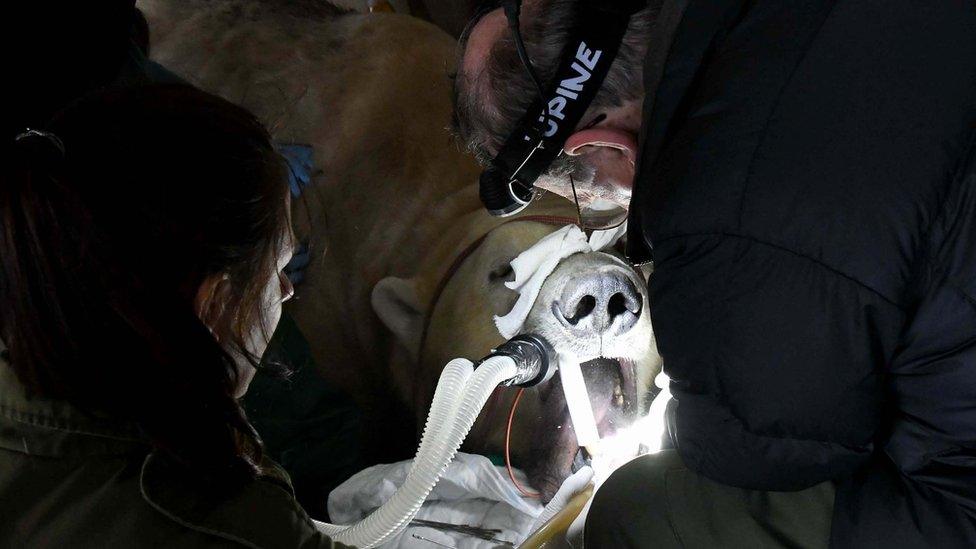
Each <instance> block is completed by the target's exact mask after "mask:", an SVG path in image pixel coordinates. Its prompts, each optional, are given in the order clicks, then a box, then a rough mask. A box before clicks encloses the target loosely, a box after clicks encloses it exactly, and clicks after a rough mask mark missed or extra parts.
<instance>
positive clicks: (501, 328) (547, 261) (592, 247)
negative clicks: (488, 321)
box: [495, 223, 627, 339]
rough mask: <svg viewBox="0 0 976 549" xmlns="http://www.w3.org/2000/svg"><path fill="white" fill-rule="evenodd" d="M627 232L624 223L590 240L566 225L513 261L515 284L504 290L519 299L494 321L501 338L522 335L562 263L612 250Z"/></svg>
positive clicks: (578, 230)
mask: <svg viewBox="0 0 976 549" xmlns="http://www.w3.org/2000/svg"><path fill="white" fill-rule="evenodd" d="M626 231H627V224H626V223H624V224H623V225H621V226H620V227H617V228H615V229H611V230H607V231H594V232H593V234H592V235H591V236H590V238H589V240H587V238H586V234H585V233H583V231H582V230H580V228H579V227H577V226H576V225H566V226H565V227H563V228H561V229H559V230H558V231H556V232H554V233H551V234H549V235H547V236H545V237H544V238H542V239H541V240H539V241H538V242H536V243H535V245H533V246H532V247H531V248H529V249H528V250H525V251H524V252H522V253H521V254H519V256H518V257H516V258H515V259H513V260H512V271H514V273H515V280H513V281H512V282H506V283H505V286H507V287H508V288H509V289H511V290H515V291H516V292H518V293H519V298H518V301H516V302H515V306H514V307H512V310H511V311H509V312H508V314H506V315H504V316H496V317H495V326H496V327H497V328H498V332H499V333H500V334H501V335H502V337H504V338H505V339H511V338H513V337H515V336H516V335H518V334H519V332H520V331H521V330H522V326H523V325H524V324H525V319H526V318H528V317H529V311H531V310H532V306H533V305H535V301H536V299H537V298H538V297H539V292H540V291H541V290H542V285H543V284H545V282H546V279H547V278H549V275H551V274H552V272H553V271H554V270H556V267H557V266H558V265H559V262H560V261H562V260H563V259H566V258H567V257H569V256H571V255H573V254H577V253H588V252H594V251H600V250H603V249H606V248H608V247H610V246H613V245H614V244H615V243H616V242H617V240H619V239H620V237H621V236H622V235H623V234H624V233H625V232H626Z"/></svg>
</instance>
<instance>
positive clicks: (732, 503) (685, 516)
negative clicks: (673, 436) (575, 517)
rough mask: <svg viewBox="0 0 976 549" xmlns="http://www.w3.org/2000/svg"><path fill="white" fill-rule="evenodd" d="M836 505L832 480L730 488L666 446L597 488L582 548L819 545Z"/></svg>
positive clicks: (825, 538)
mask: <svg viewBox="0 0 976 549" xmlns="http://www.w3.org/2000/svg"><path fill="white" fill-rule="evenodd" d="M833 506H834V485H833V483H829V482H827V483H823V484H819V485H817V486H814V487H812V488H808V489H806V490H802V491H799V492H760V491H755V490H744V489H741V488H733V487H730V486H725V485H722V484H719V483H717V482H713V481H711V480H709V479H707V478H704V477H702V476H699V475H698V474H696V473H694V472H693V471H691V470H689V469H688V468H687V467H685V465H684V463H682V461H681V458H680V457H679V456H678V453H677V452H675V451H674V450H667V451H664V452H661V453H659V454H655V455H651V456H644V457H642V458H639V459H636V460H634V461H632V462H631V463H629V464H627V465H625V466H624V467H622V468H621V469H620V470H618V471H617V472H616V473H614V475H613V476H611V477H610V479H609V480H608V481H607V483H606V484H604V485H603V486H602V487H601V488H600V490H599V491H598V492H597V494H596V497H595V498H594V501H593V505H592V507H591V509H590V513H589V515H588V517H587V522H586V528H585V546H586V547H587V548H617V547H621V548H623V547H628V548H630V547H633V548H637V547H648V548H650V547H653V548H655V549H666V548H677V547H686V548H714V547H722V548H729V549H736V548H743V549H747V548H748V549H753V548H761V547H796V548H823V547H827V546H828V541H829V539H830V526H831V515H832V512H833Z"/></svg>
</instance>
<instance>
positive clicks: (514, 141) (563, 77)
mask: <svg viewBox="0 0 976 549" xmlns="http://www.w3.org/2000/svg"><path fill="white" fill-rule="evenodd" d="M620 4H623V5H624V6H623V7H622V6H621V5H617V3H614V2H599V1H597V0H587V1H584V2H580V12H579V14H578V16H577V18H576V20H577V23H576V25H575V26H574V28H573V30H572V31H571V32H570V38H569V41H568V42H567V43H566V46H565V48H564V50H563V52H562V54H561V56H560V62H559V66H558V67H557V68H556V72H555V74H554V75H553V78H552V80H551V81H550V83H549V86H548V88H547V89H546V95H545V97H546V103H547V105H548V109H549V115H548V116H547V117H546V116H543V103H542V100H541V99H540V98H536V99H535V100H534V101H533V102H532V104H531V105H530V106H529V109H528V111H527V112H526V114H525V116H524V117H523V118H522V119H521V120H520V121H519V123H518V125H517V126H516V127H515V129H514V130H513V132H512V134H511V135H510V136H509V138H508V141H506V142H505V144H504V145H503V146H502V148H501V149H500V150H499V152H498V155H497V156H496V157H495V158H494V160H493V161H492V167H493V168H495V169H498V170H501V171H502V172H503V173H504V174H505V175H507V176H508V178H509V182H510V184H511V185H512V186H513V187H514V186H516V185H518V186H520V187H523V188H524V189H526V190H529V189H531V188H532V186H533V185H534V183H535V181H536V180H537V179H538V178H539V177H540V176H541V175H542V174H544V173H545V172H546V170H547V169H549V166H550V165H551V164H552V162H553V160H555V159H556V157H557V156H559V154H560V153H561V152H562V149H563V145H564V144H565V143H566V140H567V139H568V138H569V136H570V135H572V133H573V131H574V130H575V129H576V126H577V125H579V123H580V121H581V120H582V119H583V115H584V114H585V113H586V111H587V109H589V107H590V103H592V102H593V99H594V98H595V97H596V95H597V92H599V90H600V88H601V87H602V86H603V82H604V80H605V79H606V77H607V74H608V73H609V72H610V67H611V66H612V65H613V61H614V59H615V58H616V56H617V52H618V51H619V49H620V43H621V42H622V41H623V37H624V34H625V33H626V32H627V27H628V25H629V23H630V17H631V15H632V14H633V13H635V12H636V11H638V10H639V9H640V8H641V7H643V5H644V3H643V2H622V3H620ZM543 123H545V126H544V127H543Z"/></svg>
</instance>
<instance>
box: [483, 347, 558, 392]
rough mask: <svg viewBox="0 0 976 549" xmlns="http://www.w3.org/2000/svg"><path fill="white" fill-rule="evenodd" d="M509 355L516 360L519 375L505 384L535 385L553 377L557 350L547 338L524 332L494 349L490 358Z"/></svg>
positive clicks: (524, 386)
mask: <svg viewBox="0 0 976 549" xmlns="http://www.w3.org/2000/svg"><path fill="white" fill-rule="evenodd" d="M495 356H507V357H509V358H511V359H512V360H514V361H515V367H516V368H517V369H518V375H516V376H515V377H513V378H512V379H510V380H508V381H506V382H505V383H504V384H503V385H505V386H516V387H522V388H528V387H535V386H536V385H538V384H540V383H542V382H543V381H545V380H547V379H549V378H550V377H552V374H553V372H555V370H556V365H557V361H556V351H555V349H553V348H552V345H550V344H549V342H548V341H546V340H545V339H543V338H541V337H539V336H537V335H535V334H522V335H517V336H515V337H513V338H512V339H509V340H508V341H506V342H505V343H503V344H501V345H499V346H498V348H497V349H495V350H493V351H492V352H491V354H490V355H488V358H491V357H495Z"/></svg>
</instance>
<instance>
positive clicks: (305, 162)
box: [275, 143, 315, 198]
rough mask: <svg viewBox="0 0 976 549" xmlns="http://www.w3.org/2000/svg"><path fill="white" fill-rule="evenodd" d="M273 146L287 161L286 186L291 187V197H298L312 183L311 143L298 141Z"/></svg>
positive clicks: (312, 153) (313, 162)
mask: <svg viewBox="0 0 976 549" xmlns="http://www.w3.org/2000/svg"><path fill="white" fill-rule="evenodd" d="M275 148H276V149H277V150H278V154H280V155H281V156H283V157H284V159H285V161H286V162H287V163H288V187H289V188H290V189H291V197H292V198H298V197H300V196H301V195H302V192H303V191H304V190H305V187H308V186H309V185H311V183H312V172H313V171H314V170H315V161H314V160H313V156H314V154H315V149H313V148H312V146H311V145H302V144H298V143H276V144H275Z"/></svg>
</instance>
